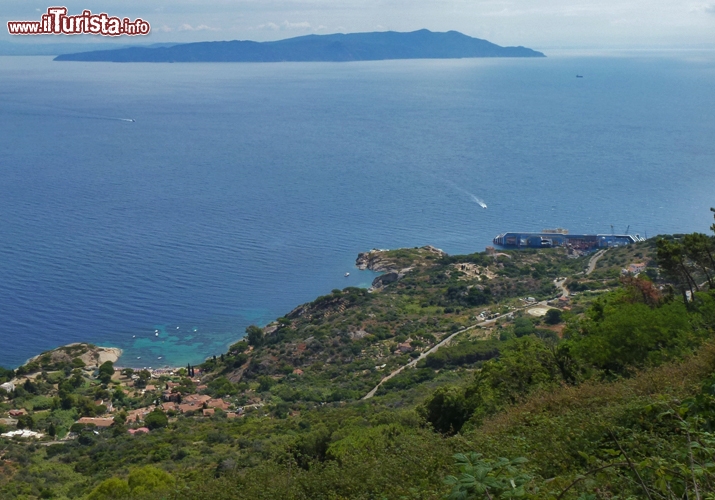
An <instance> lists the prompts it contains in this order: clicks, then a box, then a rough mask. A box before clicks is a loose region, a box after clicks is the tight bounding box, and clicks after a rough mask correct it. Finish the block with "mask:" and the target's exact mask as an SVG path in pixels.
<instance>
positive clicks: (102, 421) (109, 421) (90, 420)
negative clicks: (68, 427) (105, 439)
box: [76, 417, 114, 427]
mask: <svg viewBox="0 0 715 500" xmlns="http://www.w3.org/2000/svg"><path fill="white" fill-rule="evenodd" d="M76 423H77V424H85V425H90V424H94V425H96V426H97V427H110V426H112V425H114V419H113V418H94V417H82V418H80V419H79V420H77V422H76Z"/></svg>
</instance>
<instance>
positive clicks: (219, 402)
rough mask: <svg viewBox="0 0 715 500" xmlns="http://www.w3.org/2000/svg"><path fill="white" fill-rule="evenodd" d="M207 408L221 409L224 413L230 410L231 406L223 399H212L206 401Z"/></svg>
mask: <svg viewBox="0 0 715 500" xmlns="http://www.w3.org/2000/svg"><path fill="white" fill-rule="evenodd" d="M206 406H208V407H209V408H220V409H222V410H223V411H226V410H228V407H229V406H230V405H229V404H228V403H227V402H226V401H224V400H223V399H220V398H219V399H210V400H208V401H206Z"/></svg>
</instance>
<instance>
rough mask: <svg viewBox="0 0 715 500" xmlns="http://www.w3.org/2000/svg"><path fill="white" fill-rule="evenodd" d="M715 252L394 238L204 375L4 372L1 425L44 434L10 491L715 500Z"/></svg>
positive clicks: (88, 366)
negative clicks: (468, 244) (341, 285)
mask: <svg viewBox="0 0 715 500" xmlns="http://www.w3.org/2000/svg"><path fill="white" fill-rule="evenodd" d="M713 230H714V231H715V225H714V227H713ZM713 255H715V238H713V237H712V236H705V235H676V236H668V237H660V238H655V239H651V240H648V241H645V242H641V243H637V244H634V245H631V246H628V247H622V248H612V249H608V250H606V251H605V253H604V254H603V255H602V256H601V257H600V259H598V261H597V262H596V261H595V260H594V261H593V262H592V263H591V264H592V265H591V268H592V269H593V271H592V272H590V273H589V272H588V269H589V263H590V262H589V261H590V259H591V258H592V256H591V255H586V256H576V255H570V254H569V253H568V252H567V251H566V250H565V249H548V250H539V251H507V252H497V253H495V252H491V253H474V254H470V255H460V256H449V255H446V254H444V253H443V252H441V251H438V250H437V249H434V248H432V247H424V248H414V249H400V250H392V251H373V252H370V253H367V254H361V257H360V258H359V259H358V264H361V265H362V266H363V267H369V268H372V269H380V270H382V271H384V274H383V275H382V276H381V277H379V278H378V279H377V280H376V281H375V283H373V288H372V289H370V290H364V289H358V288H346V289H344V290H333V291H332V292H331V293H329V294H327V295H325V296H322V297H318V298H317V299H315V300H314V301H313V302H310V303H307V304H303V305H301V306H299V307H297V308H296V309H294V310H293V311H290V312H289V313H287V314H286V315H285V316H283V317H281V318H278V319H277V320H276V321H275V322H273V323H271V324H269V325H267V326H266V327H263V328H259V327H258V326H252V327H249V328H248V329H247V335H246V337H245V339H244V340H241V341H239V342H237V343H235V344H234V345H232V346H231V347H230V348H229V350H228V351H227V352H225V353H223V354H217V356H216V357H214V358H211V359H209V360H207V361H206V362H204V363H203V364H202V365H200V366H195V367H194V366H188V367H186V368H182V369H181V370H178V371H177V372H175V373H165V374H161V373H153V374H152V373H149V372H146V371H142V372H137V373H134V372H133V371H132V370H123V371H119V370H115V369H114V366H113V364H112V363H111V362H110V361H107V362H104V363H100V361H101V358H100V357H98V356H96V355H95V352H96V351H97V350H98V349H99V348H96V347H94V346H91V345H88V344H81V345H75V346H68V347H65V348H60V349H58V350H55V351H52V352H49V353H43V354H42V355H40V356H38V357H37V358H35V359H33V360H32V361H31V362H30V363H28V364H27V365H25V366H23V367H20V368H19V369H18V370H15V371H12V370H4V369H0V383H6V382H9V381H12V386H13V388H8V389H0V433H5V432H9V431H14V430H16V429H26V430H32V431H34V432H38V433H40V434H42V437H40V438H39V439H33V438H20V437H2V438H0V498H3V499H5V498H8V499H34V498H58V499H60V498H92V499H109V498H138V499H141V498H152V499H158V498H167V499H169V498H171V499H184V498H188V499H223V498H226V499H229V498H231V499H241V498H246V499H249V498H251V499H256V498H259V499H261V498H266V499H269V498H270V499H275V498H281V499H283V498H285V499H306V500H307V499H383V498H385V499H400V498H404V499H438V498H446V497H449V498H453V499H468V498H480V499H481V498H485V499H486V498H512V497H524V498H543V499H584V500H585V499H616V498H651V499H655V498H702V499H705V498H715V496H713V492H714V491H715V434H714V433H713V426H714V425H715V336H714V334H715V288H713V278H714V277H715V261H714V260H713ZM564 287H565V289H564ZM83 417H84V419H83V420H80V419H82V418H83ZM137 429H144V431H142V430H140V431H137Z"/></svg>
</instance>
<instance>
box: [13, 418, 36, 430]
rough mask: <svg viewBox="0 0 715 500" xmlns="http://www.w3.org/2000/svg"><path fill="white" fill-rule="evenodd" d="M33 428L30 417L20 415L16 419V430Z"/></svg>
mask: <svg viewBox="0 0 715 500" xmlns="http://www.w3.org/2000/svg"><path fill="white" fill-rule="evenodd" d="M34 426H35V422H34V420H32V416H31V415H20V416H19V417H17V428H18V429H32V428H33V427H34Z"/></svg>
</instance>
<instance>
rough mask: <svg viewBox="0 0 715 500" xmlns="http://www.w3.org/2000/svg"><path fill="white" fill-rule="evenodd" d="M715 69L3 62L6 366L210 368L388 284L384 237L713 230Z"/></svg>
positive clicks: (583, 64)
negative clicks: (251, 334) (111, 348)
mask: <svg viewBox="0 0 715 500" xmlns="http://www.w3.org/2000/svg"><path fill="white" fill-rule="evenodd" d="M576 74H581V75H584V78H582V79H577V78H575V75H576ZM714 83H715V57H713V55H712V54H711V53H707V52H702V53H670V54H656V55H654V54H645V55H644V54H637V55H633V54H617V55H613V54H611V55H604V54H599V55H589V56H578V57H573V56H568V57H566V56H563V55H556V56H554V57H549V58H547V59H538V60H528V59H525V60H452V61H383V62H370V63H347V64H321V63H315V64H313V63H299V64H291V63H279V64H159V65H152V64H104V63H56V62H52V61H51V59H49V58H44V57H33V58H23V57H16V58H8V57H6V58H0V117H2V119H1V120H0V179H1V181H0V284H1V286H0V341H2V347H1V348H0V365H4V366H16V365H17V364H19V363H21V362H23V361H24V360H25V359H27V358H28V357H30V356H32V355H34V354H36V353H38V352H39V351H41V350H44V349H49V348H53V347H56V346H58V345H61V344H65V343H68V342H73V341H91V342H95V343H99V344H106V345H116V346H119V347H122V348H123V349H125V352H126V354H125V356H124V357H123V358H122V360H121V363H122V364H125V365H129V366H156V365H159V366H162V365H164V364H172V365H183V364H185V363H187V362H192V363H195V362H198V361H201V360H202V359H203V358H205V357H206V356H210V355H212V354H218V353H220V352H221V351H222V350H223V349H225V347H226V346H227V345H228V344H230V343H231V342H234V341H236V340H237V339H238V338H240V336H241V335H242V332H243V330H244V329H245V327H246V326H247V325H248V324H251V323H259V324H262V323H266V322H267V321H270V320H271V319H273V318H275V317H278V316H280V315H283V314H285V313H287V312H288V311H290V310H291V309H292V308H293V307H295V306H296V305H298V304H300V303H302V302H305V301H307V300H311V299H313V298H314V297H316V296H317V295H321V294H325V293H327V292H329V291H330V290H331V289H333V288H342V287H344V286H348V285H350V286H361V285H362V286H365V285H367V284H369V283H370V281H371V280H372V274H371V273H364V272H359V271H357V270H356V269H354V267H353V266H354V260H355V257H356V254H357V253H358V252H360V251H364V250H368V249H370V248H373V247H380V248H396V247H401V246H418V245H424V244H432V245H434V246H437V247H440V248H443V249H444V250H446V251H448V252H450V253H457V252H470V251H476V250H482V249H483V248H484V246H486V245H488V244H490V242H491V239H492V238H493V237H494V236H495V235H496V234H498V233H500V232H503V231H507V230H540V229H542V228H545V227H555V226H561V227H567V228H569V229H571V230H572V231H579V232H581V231H583V232H610V230H611V229H610V225H611V224H613V225H614V226H615V228H616V230H621V231H622V230H625V228H626V227H627V226H629V225H630V229H631V232H633V233H640V234H641V235H645V234H646V233H647V234H648V235H649V236H652V235H654V234H658V233H667V232H680V231H693V230H699V231H703V232H705V231H707V228H708V226H709V225H710V224H711V223H712V217H711V214H710V212H709V211H708V208H709V207H710V206H713V205H715V189H714V188H713V186H715V141H713V140H712V138H713V137H715V115H714V114H713V113H712V112H711V111H712V109H715V94H714V93H713V92H712V88H713V84H714ZM130 119H134V120H135V121H134V122H131V121H128V120H130ZM474 198H480V199H483V200H484V201H485V202H486V203H487V205H488V209H487V210H483V209H481V208H480V207H479V206H478V205H477V204H476V203H475V201H474ZM348 271H349V272H351V275H350V277H349V278H345V277H344V274H345V272H348ZM177 326H178V327H179V329H178V330H177V328H176V327H177ZM157 329H158V330H159V332H160V335H159V336H158V337H156V336H155V335H154V333H155V330H157ZM194 329H196V331H194ZM138 357H141V359H137V358H138ZM159 357H161V358H162V359H161V360H159V359H158V358H159Z"/></svg>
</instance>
